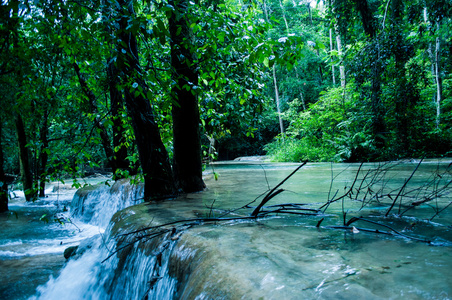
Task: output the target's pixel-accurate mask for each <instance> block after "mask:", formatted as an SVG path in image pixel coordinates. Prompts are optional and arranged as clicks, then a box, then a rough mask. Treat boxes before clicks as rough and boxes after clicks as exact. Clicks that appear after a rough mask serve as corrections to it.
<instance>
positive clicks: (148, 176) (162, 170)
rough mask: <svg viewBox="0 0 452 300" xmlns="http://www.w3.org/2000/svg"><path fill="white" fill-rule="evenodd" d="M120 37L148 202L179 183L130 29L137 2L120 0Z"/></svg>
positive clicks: (127, 95) (128, 103) (120, 55)
mask: <svg viewBox="0 0 452 300" xmlns="http://www.w3.org/2000/svg"><path fill="white" fill-rule="evenodd" d="M118 4H119V6H118V9H119V14H120V15H121V16H122V17H121V19H120V21H119V30H118V36H119V38H120V40H121V43H120V46H119V48H120V49H118V61H119V64H121V68H122V69H121V71H122V73H123V75H124V76H123V80H124V81H123V84H124V85H125V102H126V107H127V110H128V113H129V115H130V117H131V119H132V126H133V130H134V133H135V139H136V143H137V148H138V154H139V157H140V162H141V168H142V169H143V175H144V197H145V200H146V201H151V200H159V199H164V198H168V197H171V196H173V195H174V194H175V186H174V181H173V175H172V170H171V165H170V162H169V158H168V153H167V151H166V149H165V146H164V145H163V143H162V140H161V138H160V132H159V128H158V124H157V123H156V122H155V117H154V113H153V110H152V107H151V103H150V102H149V100H148V99H147V98H146V96H145V94H147V90H148V89H147V86H146V84H145V82H144V80H143V79H142V77H141V76H142V75H141V74H142V72H141V70H140V69H141V68H140V64H139V61H138V45H137V39H136V36H135V34H134V33H132V32H130V30H129V26H128V25H129V23H128V21H129V18H130V17H132V18H133V16H134V15H135V13H134V10H133V1H128V0H120V1H118Z"/></svg>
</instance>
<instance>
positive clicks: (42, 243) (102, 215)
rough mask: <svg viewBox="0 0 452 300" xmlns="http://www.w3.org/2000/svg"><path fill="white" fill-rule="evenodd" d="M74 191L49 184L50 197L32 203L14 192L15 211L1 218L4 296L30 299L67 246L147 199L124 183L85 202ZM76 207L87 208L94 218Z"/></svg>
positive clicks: (53, 270) (12, 205)
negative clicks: (80, 212) (114, 215)
mask: <svg viewBox="0 0 452 300" xmlns="http://www.w3.org/2000/svg"><path fill="white" fill-rule="evenodd" d="M105 179H106V178H101V179H97V182H99V181H100V180H105ZM91 182H92V183H96V180H91ZM88 189H89V187H88ZM114 191H119V193H115V192H114ZM75 192H76V189H73V188H71V186H70V185H62V184H58V183H57V184H55V185H50V186H49V188H48V189H47V190H46V197H45V198H39V199H38V200H36V201H35V202H31V203H28V202H26V201H25V199H24V197H23V192H21V191H14V194H13V195H15V198H13V199H12V200H11V201H10V203H9V209H10V212H9V213H5V214H2V215H1V220H0V221H1V222H2V230H1V231H0V274H2V275H0V298H4V299H9V298H13V299H26V298H28V297H29V296H30V294H32V293H33V292H34V290H35V289H36V286H37V285H38V284H42V283H44V282H46V281H48V280H49V276H50V277H51V278H53V276H54V275H56V274H57V272H58V269H59V268H61V266H62V265H63V263H64V258H63V252H64V250H65V249H66V248H68V247H70V246H76V245H79V244H80V243H82V242H83V241H85V240H86V239H89V238H91V237H93V236H96V235H99V234H101V233H103V232H104V231H105V228H106V226H107V225H108V222H109V220H110V219H111V217H112V216H113V214H114V213H115V212H116V211H117V210H120V209H123V208H125V207H127V206H129V205H132V204H136V203H140V202H142V200H139V198H142V188H141V187H140V186H138V187H134V188H132V187H131V186H130V185H129V184H128V183H125V182H122V183H121V185H116V186H114V187H112V188H111V189H110V188H109V187H108V186H106V185H100V186H99V189H98V190H96V192H95V193H92V194H91V195H85V196H86V197H83V199H82V200H81V199H80V197H79V195H78V194H77V195H76V196H74V193H75ZM73 198H74V201H72V204H71V200H72V199H73ZM137 199H138V200H137ZM76 204H78V205H79V206H77V205H76ZM77 210H79V211H80V210H81V211H84V212H86V214H88V215H90V216H91V217H90V219H89V220H87V219H86V215H85V216H83V215H81V214H78V213H77ZM55 219H59V220H60V221H61V223H60V222H56V221H55ZM45 220H46V221H45ZM79 276H80V275H79ZM81 277H85V276H81Z"/></svg>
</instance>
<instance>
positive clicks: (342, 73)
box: [336, 32, 345, 89]
mask: <svg viewBox="0 0 452 300" xmlns="http://www.w3.org/2000/svg"><path fill="white" fill-rule="evenodd" d="M336 43H337V52H338V54H339V59H340V61H341V62H340V64H339V77H340V79H341V87H342V88H344V89H345V67H344V64H343V63H342V59H343V57H342V42H341V36H340V34H339V32H336Z"/></svg>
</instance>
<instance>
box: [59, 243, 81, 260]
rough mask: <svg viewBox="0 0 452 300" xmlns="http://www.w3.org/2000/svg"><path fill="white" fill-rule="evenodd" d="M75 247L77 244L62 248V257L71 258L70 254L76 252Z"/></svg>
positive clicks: (76, 247)
mask: <svg viewBox="0 0 452 300" xmlns="http://www.w3.org/2000/svg"><path fill="white" fill-rule="evenodd" d="M77 249H78V246H71V247H67V248H66V249H65V250H64V254H63V255H64V258H66V259H69V258H71V257H72V256H74V255H75V254H76V252H77Z"/></svg>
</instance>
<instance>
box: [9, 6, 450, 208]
mask: <svg viewBox="0 0 452 300" xmlns="http://www.w3.org/2000/svg"><path fill="white" fill-rule="evenodd" d="M451 16H452V4H451V3H450V1H447V0H428V1H427V0H386V1H375V0H365V1H362V0H348V1H347V0H334V1H333V0H330V1H326V2H325V1H323V2H319V3H317V2H309V1H304V0H303V1H295V0H262V1H241V0H239V1H235V0H234V1H227V0H226V1H221V0H207V1H200V0H196V1H186V0H174V1H168V2H164V1H125V0H122V1H115V0H104V1H83V0H74V1H69V0H68V1H52V0H35V1H17V0H10V1H2V2H1V5H0V55H1V56H0V57H1V58H0V95H1V97H0V106H1V108H2V109H1V110H0V138H1V143H0V146H1V147H0V163H1V165H0V182H2V185H1V186H0V188H2V189H3V192H0V193H2V197H4V196H5V195H6V192H5V190H4V189H5V188H6V187H7V185H6V184H3V183H5V182H8V180H9V179H8V178H9V175H6V174H12V175H17V174H22V175H21V180H22V182H23V186H24V189H25V190H26V194H27V198H28V199H31V198H33V197H35V196H37V195H38V192H39V194H40V195H41V196H43V195H44V187H45V182H47V181H48V180H55V179H58V178H60V177H61V176H62V175H63V174H64V175H65V176H67V175H70V176H71V177H77V176H82V175H86V174H89V173H90V172H94V171H96V170H100V169H103V170H111V171H112V172H113V173H114V176H115V178H121V177H127V176H130V175H136V174H144V177H145V179H146V176H147V178H148V180H147V181H148V182H151V181H152V180H154V179H155V178H157V177H159V178H160V179H161V178H162V177H165V176H167V177H168V178H170V177H171V176H172V175H171V176H170V175H168V174H169V173H171V172H172V171H171V170H170V169H171V168H173V170H175V172H176V173H177V174H176V181H177V184H176V186H165V188H164V190H162V191H161V193H160V194H161V195H164V194H169V193H171V192H172V191H174V190H178V189H179V190H182V191H185V192H187V191H191V190H199V189H201V188H202V185H203V183H202V179H199V180H197V179H196V177H197V176H198V175H197V174H198V173H199V172H200V170H198V169H200V168H201V165H200V164H196V163H195V164H194V165H190V164H188V165H187V164H185V163H186V162H187V161H192V160H191V159H190V158H189V157H184V153H186V152H190V149H195V150H193V151H191V152H193V153H190V155H192V157H193V156H195V157H196V156H197V157H200V159H199V161H200V160H201V158H203V160H204V161H208V160H212V159H234V158H236V157H237V156H243V155H262V154H268V155H269V156H270V157H272V159H274V160H276V161H303V160H309V161H352V162H353V161H376V160H395V159H399V158H404V157H424V156H431V157H433V156H449V155H451V149H452V148H451V142H452V136H451V135H452V129H451V118H452V114H451V113H452V94H451V85H452V77H451V75H450V74H451V71H452V55H451V50H452V40H451V38H452V20H451ZM181 99H189V100H187V101H185V100H183V101H182V100H181ZM185 103H187V104H188V106H186V104H185ZM134 105H135V106H134ZM143 116H144V117H143ZM187 118H188V119H187ZM143 120H144V121H146V122H147V123H146V122H144V123H140V122H141V121H143ZM185 128H191V129H193V130H192V131H191V133H190V132H189V133H187V132H184V131H183V130H182V131H181V129H185ZM193 132H196V134H195V135H191V134H192V133H193ZM198 140H199V141H198ZM143 144H146V145H148V146H150V148H148V150H147V151H143V150H142V152H140V149H143V147H144V146H143ZM155 145H157V146H155ZM151 146H152V147H151ZM197 149H199V151H198V150H197ZM145 153H154V154H152V155H156V156H159V155H160V154H162V155H161V157H160V158H159V159H157V160H152V162H153V163H154V162H155V163H157V166H159V167H158V168H159V169H160V173H159V174H158V176H157V175H155V176H154V175H152V174H150V172H143V169H146V170H155V169H157V168H156V167H155V166H154V167H152V166H150V165H146V164H147V163H146V162H147V161H151V160H150V159H148V160H146V159H145V158H144V155H145ZM150 155H151V154H150ZM178 158H179V161H178ZM170 162H172V167H171V166H170ZM143 166H144V167H143ZM187 169H194V170H195V171H196V172H198V171H199V172H198V173H196V172H195V173H196V174H194V173H192V174H183V173H184V170H187ZM165 172H166V173H165ZM165 174H166V175H165ZM184 178H185V179H184ZM187 178H188V179H187ZM193 178H195V179H193ZM162 182H166V181H164V180H163V181H162V180H160V181H159V182H154V183H153V184H154V187H155V186H161V183H162ZM160 194H155V195H148V196H153V197H159V195H160Z"/></svg>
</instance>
